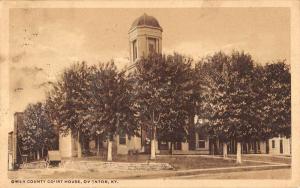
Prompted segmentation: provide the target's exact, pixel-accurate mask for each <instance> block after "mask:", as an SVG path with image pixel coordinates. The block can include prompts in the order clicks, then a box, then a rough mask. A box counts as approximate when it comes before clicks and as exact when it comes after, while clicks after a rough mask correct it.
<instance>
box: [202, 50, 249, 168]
mask: <svg viewBox="0 0 300 188" xmlns="http://www.w3.org/2000/svg"><path fill="white" fill-rule="evenodd" d="M197 69H198V72H200V73H199V75H200V76H201V78H203V83H202V84H203V92H202V93H203V96H204V100H202V101H201V105H202V108H203V109H202V111H206V113H205V114H200V116H201V115H202V116H203V115H204V116H205V118H206V119H207V120H208V124H207V126H206V129H207V132H208V133H209V135H210V137H212V138H218V139H219V140H221V141H223V143H224V146H225V147H224V149H223V150H224V151H225V152H224V154H225V155H224V157H226V154H227V152H226V151H227V142H228V141H229V140H230V139H235V140H237V142H238V146H237V149H238V151H237V156H238V158H237V159H238V161H237V162H238V163H240V162H241V157H240V156H241V155H240V154H241V143H240V142H242V141H245V140H247V139H248V138H249V136H251V135H253V131H252V130H253V128H254V127H253V126H252V125H253V124H252V123H251V119H250V118H249V116H248V114H249V106H250V105H251V104H252V101H253V97H252V89H251V83H252V79H253V74H252V72H253V69H254V63H253V60H252V59H251V56H250V55H248V54H244V53H243V52H242V53H239V52H233V53H232V54H231V55H230V56H228V55H226V54H223V53H221V52H220V53H216V54H215V55H213V56H212V57H207V58H206V59H204V60H202V61H201V62H200V63H199V65H198V66H197Z"/></svg>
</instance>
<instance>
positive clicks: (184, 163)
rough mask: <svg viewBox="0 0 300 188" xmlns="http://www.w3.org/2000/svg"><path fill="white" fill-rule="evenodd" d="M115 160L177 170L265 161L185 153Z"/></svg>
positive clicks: (138, 156) (244, 164)
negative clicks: (166, 164) (162, 166)
mask: <svg viewBox="0 0 300 188" xmlns="http://www.w3.org/2000/svg"><path fill="white" fill-rule="evenodd" d="M85 159H87V160H101V161H105V158H103V157H102V158H99V157H88V158H85ZM113 161H114V162H132V163H136V162H140V163H144V162H157V163H169V164H170V165H172V166H173V167H174V168H175V169H176V170H186V169H202V168H221V167H235V166H252V165H262V164H263V163H256V162H249V161H245V162H243V163H242V164H241V165H238V164H236V162H235V160H224V159H222V158H211V157H210V156H196V155H195V156H183V155H176V156H175V155H174V156H172V155H159V156H157V159H156V160H150V159H149V155H141V154H140V155H131V156H130V155H118V156H114V157H113Z"/></svg>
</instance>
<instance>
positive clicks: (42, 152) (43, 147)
mask: <svg viewBox="0 0 300 188" xmlns="http://www.w3.org/2000/svg"><path fill="white" fill-rule="evenodd" d="M42 158H44V146H43V147H42Z"/></svg>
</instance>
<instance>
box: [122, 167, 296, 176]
mask: <svg viewBox="0 0 300 188" xmlns="http://www.w3.org/2000/svg"><path fill="white" fill-rule="evenodd" d="M290 167H291V165H264V166H243V167H230V168H226V167H224V168H208V169H192V170H180V171H171V172H158V173H155V174H154V173H151V174H144V175H134V176H128V177H120V179H133V178H142V179H165V178H168V177H174V176H178V177H180V176H187V175H200V174H216V173H227V172H228V173H229V172H242V171H255V170H273V169H285V168H290Z"/></svg>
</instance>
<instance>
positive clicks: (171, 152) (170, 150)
mask: <svg viewBox="0 0 300 188" xmlns="http://www.w3.org/2000/svg"><path fill="white" fill-rule="evenodd" d="M173 146H174V144H173V142H171V144H170V149H169V152H170V154H171V155H173Z"/></svg>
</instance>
